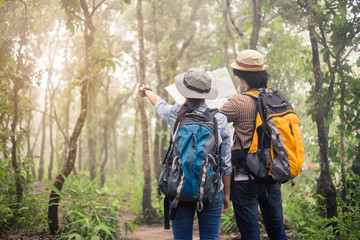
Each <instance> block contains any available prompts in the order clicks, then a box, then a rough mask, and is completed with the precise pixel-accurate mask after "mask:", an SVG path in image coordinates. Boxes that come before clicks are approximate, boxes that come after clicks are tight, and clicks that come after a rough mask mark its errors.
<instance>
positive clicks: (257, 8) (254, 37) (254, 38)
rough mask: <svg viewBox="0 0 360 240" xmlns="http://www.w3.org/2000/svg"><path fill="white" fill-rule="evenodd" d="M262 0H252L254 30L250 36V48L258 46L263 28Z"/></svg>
mask: <svg viewBox="0 0 360 240" xmlns="http://www.w3.org/2000/svg"><path fill="white" fill-rule="evenodd" d="M261 6H262V1H261V0H252V31H251V36H250V49H255V50H256V48H257V44H258V41H259V32H260V28H261Z"/></svg>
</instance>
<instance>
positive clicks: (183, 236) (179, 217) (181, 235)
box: [172, 191, 224, 240]
mask: <svg viewBox="0 0 360 240" xmlns="http://www.w3.org/2000/svg"><path fill="white" fill-rule="evenodd" d="M223 198H224V195H223V193H222V191H220V192H219V194H218V197H217V198H216V199H215V200H214V201H213V202H211V203H209V204H208V205H206V206H205V207H204V208H203V210H202V211H201V212H197V217H198V221H199V231H200V239H206V240H211V239H216V240H217V239H219V228H220V217H221V210H222V206H223ZM195 211H196V207H192V206H181V205H179V206H178V209H177V212H176V217H175V220H172V229H173V234H174V239H175V240H188V239H190V240H191V239H192V237H193V222H194V216H195Z"/></svg>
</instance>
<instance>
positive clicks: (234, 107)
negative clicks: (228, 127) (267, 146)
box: [219, 94, 256, 151]
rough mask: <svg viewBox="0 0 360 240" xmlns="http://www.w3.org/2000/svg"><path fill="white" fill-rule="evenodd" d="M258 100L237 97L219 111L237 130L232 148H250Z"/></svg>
mask: <svg viewBox="0 0 360 240" xmlns="http://www.w3.org/2000/svg"><path fill="white" fill-rule="evenodd" d="M255 110H256V100H255V99H253V98H252V97H250V96H247V95H241V94H240V95H235V96H232V97H231V98H229V100H228V101H227V102H226V103H225V104H224V105H223V106H222V107H221V108H220V109H219V111H220V112H221V113H222V114H224V115H225V116H226V117H227V120H228V122H229V123H231V122H233V126H234V128H235V134H236V136H235V135H234V144H233V146H232V148H231V150H232V151H234V150H241V145H240V142H239V138H240V139H241V144H242V146H243V147H244V149H246V148H250V145H251V138H252V132H253V127H254V120H255Z"/></svg>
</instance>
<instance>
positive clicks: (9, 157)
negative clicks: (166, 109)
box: [0, 0, 360, 239]
mask: <svg viewBox="0 0 360 240" xmlns="http://www.w3.org/2000/svg"><path fill="white" fill-rule="evenodd" d="M0 31H1V38H0V238H2V237H3V238H6V237H7V236H10V235H16V236H20V235H21V236H26V235H31V234H38V235H41V236H50V235H58V236H60V237H63V238H69V239H73V238H76V239H93V238H94V239H108V238H109V239H116V238H117V239H120V238H126V237H127V236H128V235H129V236H131V234H136V226H140V225H142V224H158V225H159V224H160V223H162V221H163V220H162V218H163V207H162V197H160V196H159V194H158V192H157V178H158V176H159V173H160V171H161V169H162V161H163V157H164V155H165V154H166V149H167V147H168V143H169V136H170V134H171V133H170V128H169V127H168V125H167V123H166V122H165V121H163V120H161V119H160V118H159V117H158V116H156V114H155V112H154V110H153V108H152V106H151V104H149V103H148V102H147V101H145V100H144V99H142V98H140V97H139V96H138V95H137V88H138V87H139V86H142V85H145V86H148V87H150V88H151V89H152V90H153V91H154V92H155V93H156V94H158V95H159V96H161V97H162V98H163V99H164V100H166V101H168V102H169V103H174V99H173V98H172V97H171V96H170V95H169V94H168V92H167V91H166V90H165V87H167V86H169V85H170V84H172V83H173V82H174V76H176V75H177V74H180V73H183V72H186V71H187V69H189V68H190V67H200V68H202V69H204V70H206V71H213V70H215V69H219V68H223V67H226V68H227V69H228V71H229V73H230V75H231V77H232V81H233V83H234V86H235V88H236V90H237V92H238V93H241V92H242V91H244V90H245V89H242V88H241V86H240V83H239V81H238V80H237V79H236V78H235V77H234V76H233V73H232V69H231V67H230V64H231V63H232V62H233V61H234V60H235V58H236V55H237V53H238V52H239V51H241V50H244V49H256V50H257V51H259V52H261V53H262V54H263V55H264V56H265V62H266V64H268V65H269V67H268V69H267V71H268V73H269V74H270V78H269V87H270V88H273V89H277V90H279V91H280V92H281V93H282V94H283V95H284V96H285V97H286V98H287V99H288V100H289V102H290V103H291V104H292V105H293V107H294V108H295V110H296V112H297V114H298V115H299V117H300V124H301V127H302V132H303V137H304V142H305V154H306V159H305V162H304V165H303V168H302V172H301V173H300V176H299V177H297V178H295V179H293V180H292V181H290V182H288V183H286V184H283V191H282V198H283V207H284V215H285V219H286V223H285V224H286V225H287V226H288V228H287V234H288V237H289V239H358V238H359V237H360V229H359V224H360V205H359V204H360V178H359V174H360V144H359V143H360V111H359V105H360V54H359V53H360V48H359V43H360V2H359V0H352V1H351V0H349V1H346V0H339V1H337V0H325V1H312V0H297V1H292V0H282V1H280V0H251V1H245V0H207V1H204V0H192V1H191V0H174V1H166V0H158V1H154V0H147V1H145V0H133V1H131V0H92V1H90V0H56V1H55V0H52V1H45V0H0ZM121 213H123V214H124V213H127V214H131V215H132V216H133V217H132V218H131V219H130V218H129V219H127V218H126V217H123V218H122V217H121V215H122V214H121ZM134 219H135V220H134ZM262 230H263V229H262ZM262 232H263V231H262ZM236 233H237V228H236V223H235V219H234V214H233V212H232V211H229V212H227V213H226V214H223V216H222V222H221V234H222V236H224V239H225V237H226V236H230V235H231V234H236ZM264 234H265V236H264V238H265V237H266V233H264Z"/></svg>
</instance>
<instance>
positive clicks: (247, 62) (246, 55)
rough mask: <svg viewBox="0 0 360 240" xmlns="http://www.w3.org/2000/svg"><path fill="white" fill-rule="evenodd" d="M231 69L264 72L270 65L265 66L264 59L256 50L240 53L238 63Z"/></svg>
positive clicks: (232, 65)
mask: <svg viewBox="0 0 360 240" xmlns="http://www.w3.org/2000/svg"><path fill="white" fill-rule="evenodd" d="M231 67H232V68H234V69H238V70H241V71H247V72H260V71H264V70H265V69H266V68H267V67H268V65H266V64H264V57H263V55H262V54H261V53H259V52H258V51H255V50H251V49H246V50H243V51H241V52H239V54H238V56H237V58H236V61H235V62H234V63H232V64H231Z"/></svg>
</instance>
